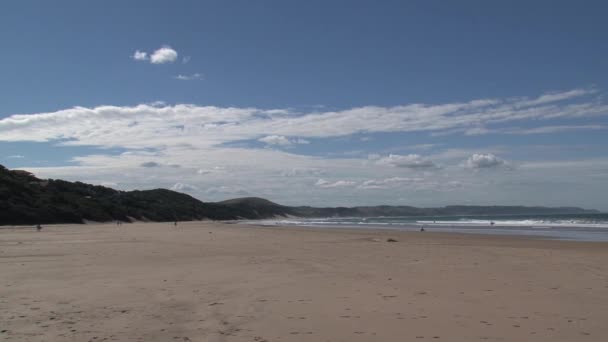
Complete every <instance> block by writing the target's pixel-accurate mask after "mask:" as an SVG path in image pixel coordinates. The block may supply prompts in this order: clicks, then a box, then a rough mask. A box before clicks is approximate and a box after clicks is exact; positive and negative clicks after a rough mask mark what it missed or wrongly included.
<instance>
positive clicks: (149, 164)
mask: <svg viewBox="0 0 608 342" xmlns="http://www.w3.org/2000/svg"><path fill="white" fill-rule="evenodd" d="M139 166H141V167H160V164H159V163H157V162H153V161H149V162H145V163H141V164H140V165H139Z"/></svg>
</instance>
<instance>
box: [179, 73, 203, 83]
mask: <svg viewBox="0 0 608 342" xmlns="http://www.w3.org/2000/svg"><path fill="white" fill-rule="evenodd" d="M203 77H204V76H203V74H200V73H194V74H190V75H182V74H179V75H177V76H175V79H177V80H180V81H195V80H202V79H203Z"/></svg>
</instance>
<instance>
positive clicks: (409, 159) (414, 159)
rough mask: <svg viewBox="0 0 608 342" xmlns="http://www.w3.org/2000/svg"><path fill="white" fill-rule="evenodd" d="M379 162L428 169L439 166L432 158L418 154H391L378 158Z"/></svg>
mask: <svg viewBox="0 0 608 342" xmlns="http://www.w3.org/2000/svg"><path fill="white" fill-rule="evenodd" d="M377 163H378V164H380V165H391V166H395V167H405V168H410V169H428V168H435V167H437V165H435V163H433V162H432V161H431V160H429V159H427V158H424V157H422V156H420V155H418V154H408V155H405V156H402V155H398V154H391V155H389V156H388V157H384V158H380V159H378V161H377Z"/></svg>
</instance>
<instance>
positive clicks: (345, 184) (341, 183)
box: [315, 179, 356, 189]
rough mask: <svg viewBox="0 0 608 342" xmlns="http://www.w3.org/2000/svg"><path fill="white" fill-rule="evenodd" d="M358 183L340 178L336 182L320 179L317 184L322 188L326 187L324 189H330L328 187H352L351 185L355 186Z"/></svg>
mask: <svg viewBox="0 0 608 342" xmlns="http://www.w3.org/2000/svg"><path fill="white" fill-rule="evenodd" d="M355 184H356V183H355V182H352V181H345V180H339V181H336V182H333V183H332V182H329V181H326V180H325V179H319V180H318V181H317V182H316V183H315V186H318V187H320V188H324V189H328V188H344V187H350V186H354V185H355Z"/></svg>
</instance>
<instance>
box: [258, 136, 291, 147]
mask: <svg viewBox="0 0 608 342" xmlns="http://www.w3.org/2000/svg"><path fill="white" fill-rule="evenodd" d="M258 140H259V141H261V142H263V143H265V144H268V145H278V146H289V145H291V144H292V142H291V140H289V139H288V138H286V137H284V136H281V135H269V136H266V137H263V138H260V139H258Z"/></svg>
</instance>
